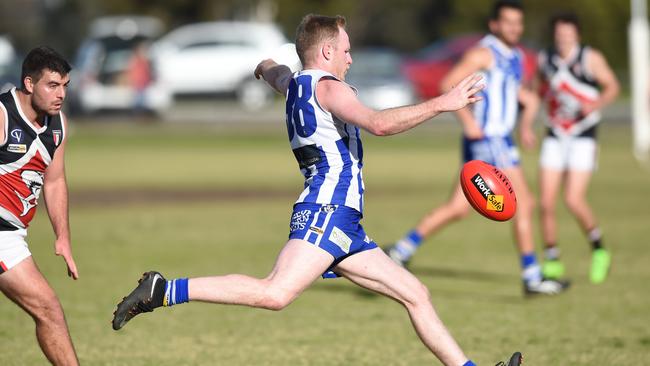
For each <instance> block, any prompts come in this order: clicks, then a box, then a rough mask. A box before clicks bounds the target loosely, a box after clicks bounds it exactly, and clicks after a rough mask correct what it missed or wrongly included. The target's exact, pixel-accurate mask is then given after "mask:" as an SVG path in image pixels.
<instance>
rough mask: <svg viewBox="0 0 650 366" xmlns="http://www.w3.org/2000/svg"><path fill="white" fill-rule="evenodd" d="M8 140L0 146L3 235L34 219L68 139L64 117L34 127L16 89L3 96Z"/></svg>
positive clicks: (50, 118)
mask: <svg viewBox="0 0 650 366" xmlns="http://www.w3.org/2000/svg"><path fill="white" fill-rule="evenodd" d="M0 113H3V114H4V120H5V123H4V135H5V138H4V140H3V141H1V145H0V231H7V230H16V229H24V228H27V226H29V222H30V221H31V220H32V218H33V217H34V214H35V212H36V205H37V201H38V197H39V196H40V193H41V189H42V187H43V178H44V176H45V170H46V169H47V167H48V166H49V165H50V163H51V162H52V159H53V158H54V152H55V151H56V149H57V148H58V147H59V146H61V143H62V142H63V139H64V138H65V127H64V122H63V115H62V114H61V113H59V114H57V115H54V116H47V117H45V120H44V121H43V125H42V127H40V128H39V127H36V126H34V125H33V124H32V123H31V122H30V121H29V120H28V119H27V118H26V116H25V114H24V113H23V111H22V109H21V107H20V104H19V102H18V97H17V96H16V89H15V88H14V89H11V90H10V91H8V92H6V93H4V94H0Z"/></svg>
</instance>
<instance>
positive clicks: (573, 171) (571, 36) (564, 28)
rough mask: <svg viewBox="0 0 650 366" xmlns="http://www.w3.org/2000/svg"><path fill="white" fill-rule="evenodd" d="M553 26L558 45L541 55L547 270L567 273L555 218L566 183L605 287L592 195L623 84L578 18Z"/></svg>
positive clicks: (556, 20)
mask: <svg viewBox="0 0 650 366" xmlns="http://www.w3.org/2000/svg"><path fill="white" fill-rule="evenodd" d="M551 28H552V31H553V38H554V43H553V47H550V48H549V49H548V50H545V51H542V52H540V54H539V71H540V73H539V76H540V78H541V81H542V83H541V86H542V88H541V93H542V95H543V96H544V99H545V100H546V105H547V108H546V112H547V117H548V118H547V126H548V128H547V134H546V137H545V138H544V141H543V143H542V151H541V156H540V168H539V183H540V196H541V197H540V201H541V202H540V208H541V220H542V234H543V238H544V243H545V245H546V250H545V252H546V261H545V262H544V266H543V272H544V275H545V276H546V277H548V278H559V277H561V276H563V275H564V266H563V264H562V263H561V262H560V260H559V250H558V248H557V228H556V226H557V224H556V218H555V205H556V202H557V196H558V193H559V190H560V186H561V185H562V184H563V185H564V202H565V203H566V206H567V207H568V208H569V211H571V213H572V214H573V216H575V218H576V219H577V220H578V223H579V224H580V227H581V228H582V230H583V231H584V232H585V234H586V235H587V237H588V238H589V241H590V242H591V246H592V249H593V251H592V259H591V272H590V279H591V282H593V283H601V282H603V281H604V280H605V278H606V277H607V273H608V271H609V265H610V261H611V258H610V253H609V252H608V251H607V250H605V248H604V247H603V243H602V239H601V232H600V228H599V227H598V223H597V221H596V217H595V216H594V214H593V211H592V210H591V207H590V206H589V204H588V203H587V197H586V196H587V188H588V186H589V181H590V179H591V175H592V172H593V171H594V170H595V169H596V159H597V149H598V147H597V144H596V128H597V125H598V123H599V122H600V113H599V110H600V109H601V108H603V107H604V106H606V105H608V104H609V103H611V102H612V101H614V99H616V96H617V95H618V92H619V85H618V81H617V80H616V76H615V75H614V73H613V72H612V70H611V69H610V67H609V65H608V64H607V61H606V60H605V57H604V56H603V55H602V53H600V52H599V51H597V50H595V49H593V48H591V47H589V46H584V45H581V44H580V24H579V22H578V18H577V16H576V15H575V14H570V13H567V14H561V15H557V16H555V17H553V18H552V19H551ZM599 89H600V90H599Z"/></svg>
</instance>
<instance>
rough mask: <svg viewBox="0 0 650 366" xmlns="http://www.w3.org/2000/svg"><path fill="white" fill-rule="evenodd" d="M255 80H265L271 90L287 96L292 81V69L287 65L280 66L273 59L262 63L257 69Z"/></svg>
mask: <svg viewBox="0 0 650 366" xmlns="http://www.w3.org/2000/svg"><path fill="white" fill-rule="evenodd" d="M254 74H255V78H256V79H258V80H259V78H260V77H261V78H263V79H264V81H266V82H267V83H268V84H269V86H270V87H271V88H273V89H274V90H275V91H277V92H278V93H280V94H282V95H287V88H288V87H289V82H290V81H291V75H293V73H292V72H291V69H289V67H287V66H285V65H279V64H277V63H276V62H275V61H273V60H271V59H266V60H263V61H262V62H260V63H259V64H258V65H257V67H256V68H255V72H254Z"/></svg>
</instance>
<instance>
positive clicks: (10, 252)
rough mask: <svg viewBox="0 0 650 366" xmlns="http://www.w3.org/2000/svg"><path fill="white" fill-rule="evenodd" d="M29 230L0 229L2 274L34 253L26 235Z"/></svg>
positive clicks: (0, 265)
mask: <svg viewBox="0 0 650 366" xmlns="http://www.w3.org/2000/svg"><path fill="white" fill-rule="evenodd" d="M26 236H27V230H25V229H18V230H14V231H0V274H2V273H3V272H6V271H8V270H10V269H11V268H12V267H14V266H15V265H17V264H18V263H20V262H21V261H22V260H23V259H25V258H27V257H29V256H31V255H32V253H31V252H30V251H29V248H28V247H27V242H26V241H25V237H26Z"/></svg>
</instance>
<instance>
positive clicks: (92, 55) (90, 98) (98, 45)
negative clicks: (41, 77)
mask: <svg viewBox="0 0 650 366" xmlns="http://www.w3.org/2000/svg"><path fill="white" fill-rule="evenodd" d="M162 29H163V27H162V23H161V22H160V21H159V20H158V19H156V18H152V17H144V16H115V17H102V18H99V19H97V20H95V21H93V22H92V23H91V25H90V29H89V32H88V38H87V39H86V40H84V41H83V43H82V44H81V46H80V47H79V50H78V52H77V56H76V58H75V61H74V65H73V66H74V67H73V71H72V72H73V77H72V81H71V83H70V107H71V110H72V112H82V113H92V112H96V111H103V110H122V111H129V110H134V109H142V110H144V111H150V112H155V113H162V112H163V111H164V110H165V109H167V108H168V107H169V106H170V104H171V95H170V94H169V92H168V91H167V90H166V89H164V88H163V87H162V86H161V84H160V83H158V82H156V79H155V73H154V72H153V71H151V70H150V71H151V74H150V75H149V78H150V80H151V82H150V83H148V85H147V86H146V87H144V89H142V90H140V91H139V90H138V88H137V87H135V86H134V85H132V82H131V80H130V78H129V69H128V68H129V63H130V62H131V60H132V57H133V55H134V52H135V51H136V49H137V48H138V47H140V46H142V45H147V44H149V43H150V42H151V41H152V40H153V39H154V38H155V37H157V36H158V35H160V34H161V33H162Z"/></svg>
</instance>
